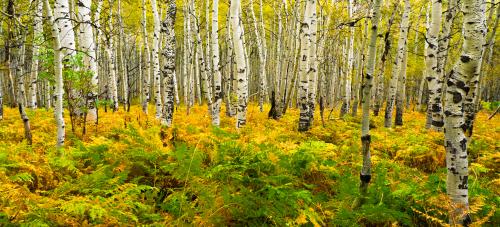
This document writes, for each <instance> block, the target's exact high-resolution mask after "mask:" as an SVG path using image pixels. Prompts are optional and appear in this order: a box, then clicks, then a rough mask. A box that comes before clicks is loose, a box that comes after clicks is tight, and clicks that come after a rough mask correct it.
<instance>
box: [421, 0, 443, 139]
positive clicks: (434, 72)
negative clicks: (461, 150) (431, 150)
mask: <svg viewBox="0 0 500 227" xmlns="http://www.w3.org/2000/svg"><path fill="white" fill-rule="evenodd" d="M441 5H442V3H441V0H433V1H432V13H431V24H430V28H429V30H428V32H427V42H428V44H429V47H428V49H427V55H426V56H425V61H426V67H427V84H428V88H429V104H428V108H427V111H429V113H430V114H431V115H432V122H431V128H432V129H434V130H436V131H442V129H443V125H444V122H443V109H442V104H441V90H442V88H443V78H442V77H441V76H442V75H441V73H440V72H439V71H438V58H437V57H438V49H439V46H438V45H439V39H438V36H439V30H440V28H441V14H442V12H441Z"/></svg>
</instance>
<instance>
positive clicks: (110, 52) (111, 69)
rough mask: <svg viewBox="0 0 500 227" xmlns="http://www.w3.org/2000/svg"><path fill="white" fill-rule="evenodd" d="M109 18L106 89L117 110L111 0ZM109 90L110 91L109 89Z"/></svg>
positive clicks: (111, 0)
mask: <svg viewBox="0 0 500 227" xmlns="http://www.w3.org/2000/svg"><path fill="white" fill-rule="evenodd" d="M109 3H110V4H109V5H110V7H109V18H108V20H109V21H108V23H109V24H108V26H109V28H108V29H109V34H108V37H107V42H108V43H107V46H106V54H107V57H108V68H109V79H108V85H107V86H108V88H107V89H106V90H107V92H108V93H109V94H110V96H111V97H110V99H111V102H112V104H111V109H112V110H113V111H117V110H118V85H117V81H116V64H115V56H116V55H115V53H114V47H115V46H114V42H113V35H112V34H111V32H112V31H113V20H112V19H111V18H112V15H113V7H111V6H112V5H113V0H110V1H109ZM109 90H111V91H109Z"/></svg>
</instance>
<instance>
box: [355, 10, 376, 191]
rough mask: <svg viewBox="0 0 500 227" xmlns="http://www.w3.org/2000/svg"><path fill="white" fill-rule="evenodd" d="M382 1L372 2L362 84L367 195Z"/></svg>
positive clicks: (363, 181) (363, 185)
mask: <svg viewBox="0 0 500 227" xmlns="http://www.w3.org/2000/svg"><path fill="white" fill-rule="evenodd" d="M380 2H381V0H375V1H374V2H373V4H372V7H373V16H372V18H371V23H372V24H371V33H370V44H369V46H368V48H369V49H368V58H367V65H366V73H365V75H364V80H363V86H361V89H362V92H363V97H362V100H361V105H362V112H363V118H362V120H361V145H362V152H363V167H362V168H361V173H360V180H361V184H360V192H361V194H362V196H366V193H367V189H368V184H369V183H370V180H371V157H370V143H371V136H370V101H371V91H372V86H373V77H374V75H375V74H374V72H375V62H376V56H377V35H378V33H377V31H378V23H379V21H380Z"/></svg>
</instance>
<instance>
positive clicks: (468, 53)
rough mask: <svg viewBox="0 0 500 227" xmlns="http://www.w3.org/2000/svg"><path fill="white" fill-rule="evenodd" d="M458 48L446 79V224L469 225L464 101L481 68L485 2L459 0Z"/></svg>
mask: <svg viewBox="0 0 500 227" xmlns="http://www.w3.org/2000/svg"><path fill="white" fill-rule="evenodd" d="M462 12H463V15H464V16H463V45H462V52H461V54H460V57H459V59H458V60H457V62H456V64H455V66H454V68H453V70H452V72H451V74H450V78H449V79H448V81H447V86H448V88H447V90H446V96H445V110H444V115H445V118H444V127H445V141H444V145H445V148H446V167H447V169H448V175H447V183H446V189H447V194H448V196H449V197H450V200H451V208H452V210H451V211H450V224H451V225H452V226H454V225H457V224H462V225H465V226H467V225H469V224H470V222H471V220H470V216H469V214H468V209H469V201H468V199H469V196H468V172H469V171H468V160H467V158H468V157H467V144H468V143H467V137H466V135H465V133H464V132H465V130H466V124H465V119H464V104H465V103H466V98H468V97H474V96H476V95H477V94H475V86H477V84H478V77H479V74H480V70H481V55H482V49H483V44H484V37H485V34H486V25H485V21H484V19H485V5H484V4H483V1H482V0H464V1H462Z"/></svg>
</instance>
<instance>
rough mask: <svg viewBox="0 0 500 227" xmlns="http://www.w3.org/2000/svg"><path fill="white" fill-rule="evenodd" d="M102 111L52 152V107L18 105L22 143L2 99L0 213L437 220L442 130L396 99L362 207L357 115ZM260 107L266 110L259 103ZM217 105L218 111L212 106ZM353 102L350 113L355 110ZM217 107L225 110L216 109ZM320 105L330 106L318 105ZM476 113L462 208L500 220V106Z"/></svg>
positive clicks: (187, 219) (50, 218)
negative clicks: (302, 127) (167, 121)
mask: <svg viewBox="0 0 500 227" xmlns="http://www.w3.org/2000/svg"><path fill="white" fill-rule="evenodd" d="M152 108H153V107H151V109H150V115H149V116H146V115H144V114H143V113H141V111H140V107H139V106H133V107H132V109H131V111H130V112H129V113H127V112H124V111H123V110H120V111H118V112H116V113H111V112H109V111H108V112H107V113H104V111H102V109H101V110H100V113H99V114H100V116H99V125H98V127H97V130H96V128H95V127H94V126H90V127H89V128H88V129H87V130H88V131H87V134H86V135H85V136H83V138H82V136H81V133H80V131H81V130H80V129H78V132H77V133H76V134H75V133H71V125H70V122H69V118H66V125H67V127H66V128H67V131H68V132H67V134H68V135H67V140H66V145H65V148H64V150H59V151H58V150H56V148H55V138H56V127H55V121H54V117H53V112H51V111H50V112H47V111H45V110H43V109H40V110H36V111H28V114H29V117H30V120H31V127H32V133H33V145H31V146H29V145H27V144H26V141H23V135H24V131H23V126H22V120H21V119H20V117H19V114H18V112H17V110H16V109H10V108H7V109H6V110H5V118H4V119H3V120H1V121H0V226H2V225H9V224H13V225H17V224H29V225H37V226H38V225H42V226H43V225H48V226H54V225H60V226H67V225H96V224H102V225H137V224H156V225H186V224H188V225H217V226H219V225H238V226H239V225H246V226H263V225H279V226H282V225H293V226H297V225H302V224H306V225H315V226H318V225H319V226H325V225H329V226H346V225H347V226H352V225H377V226H380V225H384V226H387V225H394V224H395V225H403V226H411V225H424V226H425V225H438V226H439V225H445V223H447V211H448V208H449V203H448V202H447V196H446V191H445V189H446V183H445V182H446V181H445V180H446V168H445V151H444V148H443V134H442V133H437V132H432V131H430V130H427V129H425V127H424V125H425V115H424V114H423V113H419V112H412V111H407V112H406V113H405V115H404V126H402V127H395V128H392V129H386V128H384V127H383V116H378V117H372V119H373V122H372V125H373V128H372V129H371V133H372V162H373V173H372V181H371V183H370V186H369V195H368V198H367V199H366V202H365V203H364V205H363V206H361V207H359V208H356V209H353V208H352V204H353V201H354V200H355V199H356V198H358V197H359V193H358V185H359V172H360V169H361V161H362V160H361V151H360V144H361V142H360V117H359V116H358V117H351V116H347V117H345V118H342V119H340V118H338V111H337V110H336V111H334V114H333V115H334V116H332V118H333V119H331V120H326V125H325V126H322V124H321V120H320V118H319V114H316V115H315V116H316V119H315V122H314V126H313V127H312V128H311V130H310V131H308V132H305V133H299V132H297V124H298V112H297V110H295V109H291V110H289V111H288V112H287V114H286V115H285V116H284V117H283V118H282V119H280V120H278V121H276V120H272V119H268V118H267V112H264V113H260V112H259V109H258V107H257V106H250V107H249V110H248V115H247V123H248V124H247V126H245V127H244V128H242V129H240V130H239V131H238V130H236V129H235V120H234V119H233V118H229V117H226V116H223V117H222V119H221V127H220V128H214V127H212V126H210V122H211V120H210V117H209V116H208V114H207V108H206V106H196V107H194V108H193V109H192V110H191V114H189V115H187V114H186V110H185V109H184V108H180V109H179V110H178V111H176V113H175V115H174V126H173V128H168V129H167V128H162V127H160V126H159V123H158V122H156V121H155V120H154V110H153V109H152ZM268 108H269V107H268V106H266V108H265V109H266V110H268ZM223 113H224V112H223ZM360 114H361V113H359V114H358V115H360ZM222 115H224V114H222ZM326 115H327V114H326ZM487 117H488V113H487V112H481V113H479V115H478V117H477V120H476V125H475V129H474V135H473V139H472V142H471V143H470V146H469V154H470V159H469V160H470V176H469V193H470V198H471V201H470V211H471V213H472V219H473V221H474V222H475V224H477V225H487V226H488V225H489V226H498V225H500V211H498V210H497V209H496V208H497V207H499V206H500V197H499V195H500V179H499V172H498V171H499V163H500V152H499V149H500V117H498V116H497V117H495V118H493V119H491V120H487Z"/></svg>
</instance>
